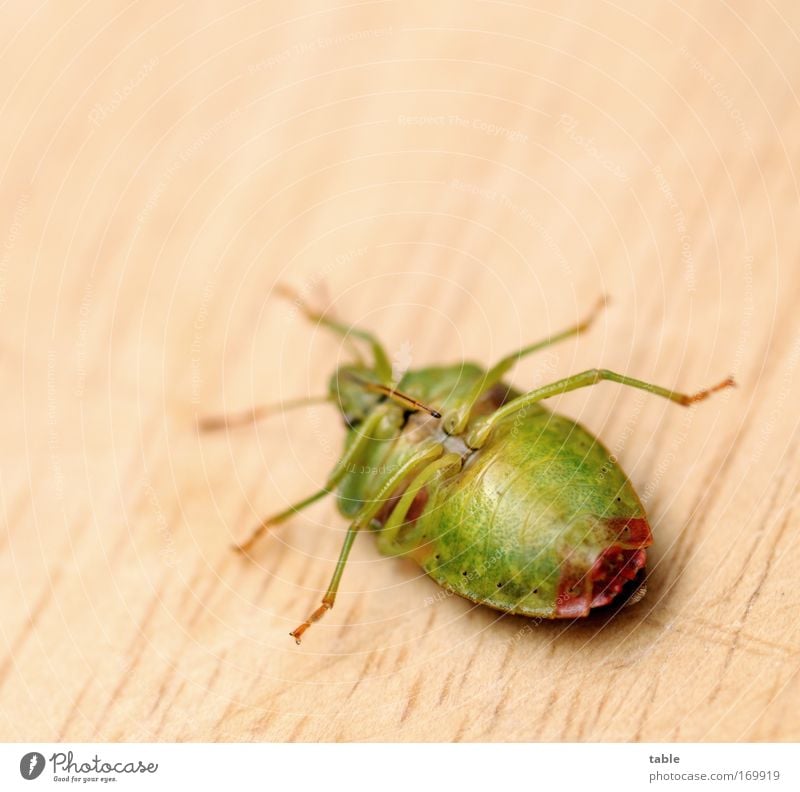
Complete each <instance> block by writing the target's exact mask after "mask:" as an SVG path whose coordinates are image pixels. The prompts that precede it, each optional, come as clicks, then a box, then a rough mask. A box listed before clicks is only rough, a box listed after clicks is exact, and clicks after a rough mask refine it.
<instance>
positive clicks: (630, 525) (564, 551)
mask: <svg viewBox="0 0 800 792" xmlns="http://www.w3.org/2000/svg"><path fill="white" fill-rule="evenodd" d="M410 530H411V531H413V536H411V535H409V534H407V535H406V536H405V537H404V542H409V541H411V542H412V543H413V542H414V541H415V542H416V544H415V546H414V549H413V551H411V552H409V555H411V556H412V557H413V558H415V559H416V560H417V562H418V563H419V564H420V565H421V566H422V568H423V569H424V570H425V572H426V573H427V574H428V575H430V577H432V578H433V579H434V580H436V582H437V583H439V584H440V585H442V586H444V587H446V588H448V589H451V590H452V591H454V592H456V593H457V594H460V595H462V596H464V597H466V598H468V599H470V600H473V601H474V602H479V603H482V604H486V605H489V606H491V607H494V608H497V609H499V610H502V611H507V612H511V613H520V614H525V615H528V616H540V617H543V618H558V617H574V616H580V615H585V613H588V611H589V609H590V608H591V607H593V606H597V605H601V604H606V602H608V601H611V600H613V599H614V597H615V596H616V594H617V593H619V590H620V589H621V588H622V586H623V584H624V583H625V582H626V581H627V580H629V579H631V578H633V577H634V576H635V575H636V574H637V573H638V572H639V570H640V569H641V568H643V566H644V548H645V547H646V546H648V545H649V544H650V542H651V536H650V531H649V527H648V525H647V522H646V520H645V516H644V510H643V508H642V506H641V503H640V502H639V499H638V497H637V496H636V493H635V492H634V490H633V487H632V486H631V484H630V482H629V481H628V479H627V477H626V476H625V474H624V473H623V471H622V470H621V469H620V467H619V466H618V465H617V464H616V462H615V461H614V460H613V458H611V457H610V455H609V454H608V452H607V451H606V450H605V449H604V448H603V446H602V445H601V444H600V443H599V442H598V441H597V440H596V439H595V438H594V437H592V436H591V435H590V434H589V433H588V432H587V431H586V430H585V429H583V428H582V427H580V426H579V425H578V424H576V423H574V422H572V421H570V420H568V419H566V418H564V417H562V416H559V415H556V414H553V413H550V412H548V411H546V410H544V409H540V410H537V411H533V412H532V413H531V414H530V415H529V416H526V418H525V420H524V421H510V422H508V423H507V424H505V425H503V424H500V425H498V427H497V430H496V432H495V434H494V435H493V437H492V439H491V440H490V442H488V443H487V444H486V445H485V446H484V447H483V448H481V449H480V450H479V451H477V452H475V453H474V454H473V455H472V456H471V457H469V458H468V460H467V461H466V464H465V466H464V469H463V470H462V471H461V472H460V473H459V474H457V475H456V476H455V477H453V478H452V479H450V480H449V481H448V482H447V483H446V484H445V485H443V486H442V487H440V488H439V489H437V490H436V491H432V492H430V493H429V498H428V502H427V503H426V505H425V508H424V510H423V512H422V514H421V515H420V517H419V518H418V519H417V520H416V522H415V523H414V525H413V528H411V529H410Z"/></svg>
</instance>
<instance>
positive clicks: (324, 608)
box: [289, 600, 333, 646]
mask: <svg viewBox="0 0 800 792" xmlns="http://www.w3.org/2000/svg"><path fill="white" fill-rule="evenodd" d="M332 607H333V606H332V605H331V604H330V603H329V602H325V601H324V600H323V602H322V605H320V606H319V607H318V608H317V609H316V610H315V611H314V612H313V613H312V614H311V615H310V616H309V617H308V618H307V619H306V620H305V621H304V622H303V623H302V624H301V625H300V626H299V627H295V629H294V630H292V631H291V632H290V633H289V635H291V636H292V638H294V642H295V643H296V644H297V645H298V646H300V639H301V638H302V637H303V633H304V632H305V631H306V630H307V629H308V628H309V627H310V626H311V625H312V624H313V623H314V622H318V621H319V620H320V619H321V618H322V617H323V616H324V615H325V614H326V613H327V612H328V611H329V610H330V609H331V608H332Z"/></svg>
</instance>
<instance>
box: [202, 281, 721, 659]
mask: <svg viewBox="0 0 800 792" xmlns="http://www.w3.org/2000/svg"><path fill="white" fill-rule="evenodd" d="M282 291H283V292H284V295H285V296H289V297H290V298H292V299H293V300H294V303H295V305H296V306H297V307H298V309H299V310H300V311H301V312H302V313H303V314H304V315H305V316H306V317H307V318H308V319H309V320H310V321H312V322H315V323H317V324H319V325H320V326H323V327H325V328H327V329H328V330H330V331H332V332H333V333H336V334H338V335H340V336H342V337H344V338H346V339H348V341H351V342H353V346H354V353H355V354H354V360H353V362H349V363H346V364H344V365H341V366H340V367H339V368H338V369H337V370H336V371H335V372H334V374H333V376H332V377H331V379H330V383H329V388H328V393H327V395H326V396H323V397H320V398H318V399H298V400H296V401H294V402H291V403H287V404H285V405H281V407H283V408H286V407H296V406H301V405H303V404H309V403H312V402H330V403H332V404H333V405H335V406H336V407H337V408H338V409H339V411H340V412H341V414H342V416H343V417H344V421H345V424H346V427H347V436H346V441H345V446H344V452H343V454H342V456H341V458H340V459H339V461H338V463H337V465H336V466H335V468H334V470H333V471H332V472H331V474H330V476H329V478H328V480H327V481H326V482H325V485H324V486H323V487H322V488H321V489H320V490H318V491H317V492H315V493H313V494H312V495H310V496H308V497H306V498H304V499H303V500H301V501H299V502H298V503H295V504H293V505H292V506H290V507H289V508H287V509H285V510H283V511H281V512H280V513H278V514H275V515H273V516H271V517H268V518H267V519H265V520H264V521H263V522H262V523H261V524H260V525H259V526H258V527H257V528H256V529H255V530H254V531H253V532H252V533H251V534H250V536H249V537H248V538H247V539H246V540H245V541H244V542H242V543H241V544H240V545H237V549H238V550H239V551H240V552H243V553H247V552H248V551H249V550H250V548H251V547H252V545H253V544H254V542H256V541H257V540H258V538H259V537H260V536H262V535H263V534H264V532H265V531H266V530H267V529H268V528H270V527H273V526H276V525H278V524H280V523H282V522H284V521H285V520H287V519H288V518H290V517H292V516H293V515H294V514H296V513H297V512H299V511H301V510H302V509H304V508H305V507H306V506H309V505H310V504H312V503H314V502H315V501H317V500H319V499H320V498H322V497H323V496H325V495H326V494H328V493H332V492H335V493H336V496H337V501H338V507H339V511H340V512H341V513H342V515H344V516H345V517H346V518H348V519H349V520H350V524H349V527H348V529H347V532H346V534H345V538H344V543H343V546H342V549H341V552H340V555H339V558H338V561H337V563H336V567H335V569H334V572H333V576H332V578H331V581H330V585H329V586H328V590H327V591H326V592H325V594H324V596H323V598H322V602H321V604H320V605H319V607H317V608H316V610H314V611H313V612H312V613H311V614H310V615H309V616H308V617H307V618H306V619H305V621H303V622H302V623H301V624H300V625H299V626H298V627H297V628H295V629H294V630H292V632H291V633H290V635H291V636H292V637H293V638H294V639H295V641H296V642H297V643H298V644H299V643H300V640H301V637H302V636H303V635H304V633H305V632H306V631H307V630H308V629H309V627H310V626H311V625H312V624H314V623H315V622H317V621H318V620H319V619H320V618H322V616H324V614H325V613H326V612H327V611H329V610H330V609H331V608H332V607H333V606H334V603H335V601H336V592H337V589H338V588H339V583H340V581H341V579H342V574H343V572H344V570H345V565H346V564H347V558H348V555H349V553H350V550H351V548H352V546H353V542H354V540H355V538H356V536H357V535H358V534H359V532H361V531H363V530H371V531H372V532H373V533H374V535H375V538H376V540H377V545H378V549H379V550H380V551H381V552H382V553H384V554H386V555H394V556H405V557H408V558H410V559H412V560H413V561H415V562H416V563H417V564H419V566H420V567H421V568H422V569H423V570H424V571H425V573H426V574H427V575H429V576H430V577H431V578H432V579H433V580H435V581H436V582H437V583H438V584H439V585H441V586H443V587H444V588H445V589H448V590H449V591H451V592H454V593H456V594H459V595H461V596H462V597H465V598H467V599H468V600H471V601H473V602H475V603H480V604H483V605H488V606H489V607H491V608H495V609H497V610H499V611H503V612H506V613H512V614H519V615H524V616H529V617H538V618H545V619H559V618H562V619H574V618H578V617H583V616H586V615H588V614H589V612H590V611H591V610H592V609H593V608H599V607H602V606H605V605H608V604H610V603H612V602H613V601H615V600H617V599H618V598H620V599H621V597H620V595H621V593H622V592H623V590H627V591H630V588H631V586H640V587H641V584H642V582H643V579H644V574H645V562H646V556H647V547H648V546H649V545H650V544H651V543H652V541H653V539H652V533H651V530H650V525H649V523H648V520H647V516H646V514H645V510H644V507H643V506H642V503H641V501H640V500H639V498H638V496H637V494H636V492H635V491H634V489H633V486H632V485H631V483H630V481H629V480H628V478H627V476H626V475H625V473H624V472H623V471H622V468H621V467H620V466H619V464H618V463H617V461H616V460H615V458H614V457H613V456H612V455H610V454H609V452H608V451H607V450H606V449H605V448H604V447H603V445H602V444H601V443H600V442H599V441H598V440H597V439H596V438H595V437H593V436H592V435H591V434H590V433H589V432H588V431H587V430H586V429H584V428H583V427H581V426H580V425H579V424H578V423H576V422H575V421H572V420H570V419H569V418H566V417H564V416H562V415H559V414H557V413H554V412H551V411H550V410H548V409H547V408H546V407H545V406H544V405H543V404H542V401H544V400H545V399H547V398H549V397H552V396H556V395H558V394H561V393H566V392H568V391H572V390H576V389H577V388H585V387H589V386H591V385H596V384H597V383H599V382H602V381H611V382H617V383H619V384H621V385H626V386H629V387H632V388H639V389H641V390H644V391H647V392H648V393H652V394H655V395H656V396H661V397H663V398H666V399H670V400H671V401H673V402H676V403H677V404H681V405H684V406H688V405H690V404H693V403H695V402H699V401H702V400H703V399H705V398H707V397H708V396H710V395H711V394H712V393H714V392H716V391H719V390H722V389H723V388H728V387H731V386H733V385H735V383H734V380H733V378H732V377H728V378H727V379H725V380H723V381H722V382H720V383H719V384H717V385H715V386H713V387H711V388H708V389H706V390H701V391H699V392H697V393H694V394H684V393H679V392H677V391H673V390H668V389H667V388H662V387H660V386H658V385H653V384H651V383H648V382H644V381H641V380H637V379H633V378H632V377H628V376H626V375H623V374H618V373H616V372H613V371H608V370H606V369H591V370H589V371H584V372H582V373H580V374H575V375H573V376H571V377H566V378H565V379H560V380H557V381H555V382H552V383H550V384H548V385H544V386H542V387H538V388H536V389H534V390H531V391H528V392H520V391H518V390H516V389H514V388H512V387H511V386H509V385H507V384H506V383H505V382H504V381H503V378H504V377H505V376H506V375H507V374H508V372H509V371H510V370H511V368H512V367H513V366H514V364H515V363H517V361H519V360H520V359H521V358H523V357H525V356H527V355H531V354H533V353H535V352H537V351H539V350H541V349H543V348H545V347H547V346H549V345H551V344H555V343H557V342H559V341H563V340H564V339H567V338H570V337H571V336H576V335H578V334H580V333H582V332H584V331H585V330H587V329H588V328H589V326H590V325H591V323H592V322H593V320H594V319H595V317H596V316H597V314H598V313H599V311H600V310H601V308H602V307H603V305H604V304H605V300H601V301H600V302H599V303H598V305H597V306H596V307H595V309H594V310H593V311H592V312H591V314H590V315H589V316H588V317H587V318H586V319H584V321H582V322H580V323H579V324H576V325H574V326H573V327H569V328H567V329H565V330H564V331H562V332H560V333H557V334H555V335H552V336H550V337H549V338H547V339H544V340H542V341H539V342H537V343H533V344H530V345H529V346H526V347H523V348H522V349H519V350H517V351H515V352H514V353H512V354H510V355H507V356H506V357H504V358H502V360H500V361H499V362H498V363H496V364H495V365H493V366H491V367H490V368H488V369H485V368H483V367H481V366H479V365H477V364H475V363H457V364H454V365H450V366H434V367H428V368H422V369H415V370H409V371H407V372H406V373H405V374H404V375H403V376H402V378H401V379H400V381H399V382H397V383H394V382H392V367H391V365H390V362H389V358H388V356H387V354H386V351H385V349H384V347H383V346H382V344H381V343H380V341H379V340H378V339H377V338H376V337H375V336H374V335H373V334H371V333H369V332H367V331H365V330H362V329H359V328H356V327H351V326H348V325H345V324H342V323H340V322H338V321H336V320H335V319H333V318H332V317H330V316H327V315H325V314H324V313H318V312H315V311H314V310H312V309H311V308H310V307H309V306H308V305H307V304H306V303H305V302H304V301H303V300H302V299H300V297H298V296H297V295H296V294H294V293H293V292H291V291H290V290H288V289H286V288H285V287H282ZM356 342H357V343H356ZM358 345H363V346H364V350H365V351H366V350H369V359H367V360H365V359H364V357H363V356H362V354H361V352H360V351H358ZM269 412H270V408H267V407H261V408H256V409H254V410H251V411H248V412H247V413H245V414H239V415H229V416H221V417H215V418H209V419H206V420H205V421H203V422H202V424H201V425H202V427H203V428H205V429H214V428H221V427H231V426H234V425H237V424H241V423H245V422H249V421H252V420H254V419H257V418H260V417H263V416H264V415H267V414H268V413H269ZM638 593H639V595H643V593H644V588H643V587H641V588H640V590H639V592H638Z"/></svg>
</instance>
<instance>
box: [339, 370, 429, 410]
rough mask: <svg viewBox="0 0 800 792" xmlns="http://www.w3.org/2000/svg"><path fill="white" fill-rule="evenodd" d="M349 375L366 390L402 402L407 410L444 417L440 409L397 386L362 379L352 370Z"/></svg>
mask: <svg viewBox="0 0 800 792" xmlns="http://www.w3.org/2000/svg"><path fill="white" fill-rule="evenodd" d="M347 376H348V377H349V378H350V379H352V380H353V381H354V382H357V383H358V384H359V385H361V386H362V387H363V388H364V389H365V390H368V391H372V392H373V393H381V394H383V395H384V396H386V397H388V398H390V399H391V400H392V401H396V402H397V403H398V404H402V405H403V407H405V408H406V409H407V410H413V411H414V412H426V413H428V415H432V416H433V417H434V418H441V417H442V414H441V413H440V412H439V411H438V410H434V409H433V407H428V405H427V404H423V403H422V402H421V401H419V400H418V399H415V398H413V397H412V396H409V395H408V394H406V393H401V392H400V391H399V390H396V389H395V388H391V387H389V386H388V385H381V384H380V383H378V382H370V381H369V380H365V379H362V378H361V377H359V376H357V375H355V374H353V373H352V372H347Z"/></svg>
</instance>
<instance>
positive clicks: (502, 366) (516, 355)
mask: <svg viewBox="0 0 800 792" xmlns="http://www.w3.org/2000/svg"><path fill="white" fill-rule="evenodd" d="M607 303H608V300H607V298H606V297H601V298H600V299H599V300H598V301H597V303H596V305H595V306H594V308H593V309H592V312H591V313H590V314H589V315H588V316H587V317H586V318H585V319H584V320H583V321H582V322H579V323H578V324H576V325H573V326H572V327H568V328H567V329H566V330H562V331H561V332H560V333H556V335H554V336H550V338H546V339H545V340H544V341H537V342H536V343H534V344H529V345H528V346H524V347H522V349H518V350H517V351H516V352H513V353H512V354H510V355H506V356H505V357H504V358H503V359H502V360H500V362H499V363H496V364H495V365H494V366H492V368H490V369H489V371H487V372H486V376H484V377H483V378H482V379H481V380H479V381H478V382H477V383H476V385H475V387H474V388H473V390H472V392H471V393H470V394H469V396H468V397H467V398H466V399H465V401H464V404H463V405H462V406H461V407H459V408H458V409H457V410H454V411H453V412H452V413H451V414H450V415H447V416H445V419H444V430H445V431H446V432H447V433H448V434H460V433H461V432H463V431H464V428H465V427H466V425H467V421H468V420H469V416H470V414H471V413H472V408H473V407H474V406H475V402H477V401H478V399H479V398H480V397H481V394H483V393H485V392H486V391H487V390H489V388H491V387H492V386H493V385H496V384H497V383H498V382H500V381H501V380H502V379H503V377H504V376H505V375H506V374H507V373H508V371H509V370H510V369H511V368H512V366H514V365H515V364H516V363H517V362H519V361H520V360H521V359H522V358H523V357H525V356H526V355H531V354H533V353H534V352H538V351H539V350H540V349H544V348H545V347H548V346H550V345H551V344H557V343H558V342H559V341H564V340H565V339H567V338H571V337H572V336H574V335H579V334H580V333H583V332H584V331H585V330H588V328H589V327H590V326H591V324H592V322H594V320H595V319H596V318H597V315H598V314H599V313H600V311H601V310H602V309H603V308H604V307H605V306H606V305H607Z"/></svg>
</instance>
